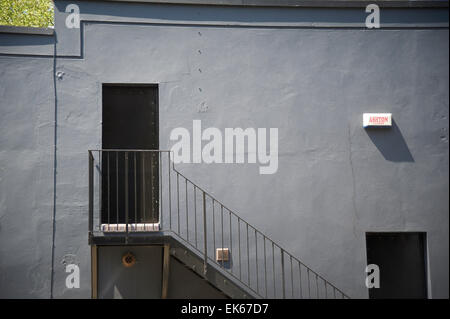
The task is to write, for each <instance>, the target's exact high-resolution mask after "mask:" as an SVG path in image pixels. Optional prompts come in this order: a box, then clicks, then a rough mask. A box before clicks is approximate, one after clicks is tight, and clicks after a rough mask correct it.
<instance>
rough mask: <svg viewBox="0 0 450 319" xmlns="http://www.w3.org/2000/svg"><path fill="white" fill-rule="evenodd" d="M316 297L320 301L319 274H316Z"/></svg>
mask: <svg viewBox="0 0 450 319" xmlns="http://www.w3.org/2000/svg"><path fill="white" fill-rule="evenodd" d="M316 296H317V299H319V278H318V276H317V274H316Z"/></svg>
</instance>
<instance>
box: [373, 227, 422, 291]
mask: <svg viewBox="0 0 450 319" xmlns="http://www.w3.org/2000/svg"><path fill="white" fill-rule="evenodd" d="M366 244H367V264H368V265H370V264H376V265H377V266H378V267H379V270H380V288H370V289H369V298H371V299H388V298H427V280H426V278H427V274H426V234H425V233H412V232H402V233H366Z"/></svg>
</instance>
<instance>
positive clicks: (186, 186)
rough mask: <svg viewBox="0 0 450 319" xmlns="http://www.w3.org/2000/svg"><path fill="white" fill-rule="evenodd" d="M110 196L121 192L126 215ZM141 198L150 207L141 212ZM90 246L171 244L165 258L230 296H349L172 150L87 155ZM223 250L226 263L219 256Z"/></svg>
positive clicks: (94, 152) (103, 152) (119, 151)
mask: <svg viewBox="0 0 450 319" xmlns="http://www.w3.org/2000/svg"><path fill="white" fill-rule="evenodd" d="M120 166H123V167H124V168H126V169H122V170H120V169H119V168H120ZM119 171H120V172H121V176H119ZM105 179H107V181H106V180H105ZM114 179H116V180H115V181H114ZM138 184H140V186H139V185H138ZM138 192H142V193H145V194H148V195H149V196H140V198H138V196H137V194H136V193H138ZM110 193H115V194H116V195H117V196H122V195H123V196H122V198H123V199H124V201H125V205H124V206H122V207H123V208H124V210H125V216H124V218H123V217H119V215H118V211H119V207H118V205H119V203H118V201H116V202H113V203H110V200H109V199H110V195H109V194H110ZM119 193H120V194H121V195H120V194H119ZM105 194H106V195H105ZM105 196H108V200H107V201H105V198H104V197H105ZM102 197H103V198H102ZM145 198H147V199H148V198H150V199H151V200H150V201H151V203H148V202H147V203H144V204H142V205H141V206H140V207H139V205H138V204H137V202H138V201H145ZM133 201H134V204H131V205H130V202H131V203H132V202H133ZM114 205H117V209H116V210H114V209H111V207H112V206H114ZM110 209H111V212H110ZM139 209H140V212H138V210H139ZM146 209H147V210H148V211H149V212H152V211H153V212H155V211H156V212H157V216H154V217H151V216H150V217H149V216H145V215H146V212H145V210H146ZM105 210H107V214H106V213H103V215H102V211H105ZM149 212H148V214H150V215H151V213H149ZM114 213H116V214H117V216H115V215H114ZM138 215H139V216H138ZM105 216H107V217H105ZM105 219H106V220H105ZM89 241H90V244H93V245H97V244H114V245H135V244H162V245H168V246H167V247H170V248H169V252H170V256H172V257H173V258H176V259H177V260H179V261H180V262H181V263H182V264H184V265H185V267H188V268H189V269H190V270H192V271H193V272H195V273H197V274H198V275H199V276H201V277H203V278H204V279H205V280H207V281H208V282H209V283H210V284H212V285H213V286H215V287H216V288H217V289H219V290H220V291H222V292H223V293H224V294H226V295H227V296H229V297H231V298H283V299H284V298H300V299H302V298H311V299H319V298H320V299H322V298H324V299H327V298H328V299H329V298H338V299H347V298H349V297H348V296H347V295H345V294H344V293H343V292H342V291H341V290H340V289H338V288H337V287H336V286H334V285H333V284H332V283H330V282H329V281H328V280H326V279H325V278H324V277H322V276H321V275H319V274H318V273H317V272H316V271H314V270H312V269H311V268H310V267H308V266H307V265H305V264H304V263H303V262H302V261H300V260H299V259H297V258H296V257H294V256H293V255H292V254H290V253H289V252H287V251H286V250H285V249H284V248H282V247H281V246H280V245H279V244H277V243H275V242H274V241H273V240H271V239H270V238H269V237H267V236H266V235H265V234H263V233H262V232H261V231H259V230H258V229H256V228H255V227H253V226H252V225H250V224H249V223H248V222H247V221H245V220H244V219H242V218H241V217H240V216H239V215H237V214H236V213H234V212H233V211H232V210H230V209H229V208H227V207H226V206H225V205H224V204H222V203H221V202H220V201H218V200H217V199H216V198H214V197H213V196H212V195H211V194H209V193H208V192H206V191H205V190H204V189H202V188H201V187H199V186H198V185H196V184H195V183H194V182H192V181H191V180H190V179H188V178H187V177H186V176H184V175H183V174H182V173H181V172H179V171H178V170H177V169H176V168H175V165H174V164H173V162H172V161H171V152H170V151H156V150H155V151H150V150H92V151H89ZM223 250H227V251H228V259H226V260H225V261H221V260H220V259H218V258H217V257H218V255H221V254H222V252H223Z"/></svg>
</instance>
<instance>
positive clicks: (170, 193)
mask: <svg viewBox="0 0 450 319" xmlns="http://www.w3.org/2000/svg"><path fill="white" fill-rule="evenodd" d="M167 159H168V163H167V166H168V169H169V171H168V175H169V230H172V187H171V185H170V152H168V153H167Z"/></svg>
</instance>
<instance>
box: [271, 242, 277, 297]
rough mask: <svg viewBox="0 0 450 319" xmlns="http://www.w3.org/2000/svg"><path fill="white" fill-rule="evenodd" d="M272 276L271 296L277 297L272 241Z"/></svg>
mask: <svg viewBox="0 0 450 319" xmlns="http://www.w3.org/2000/svg"><path fill="white" fill-rule="evenodd" d="M272 276H273V298H274V299H275V298H277V287H276V285H275V245H274V242H273V241H272Z"/></svg>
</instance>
